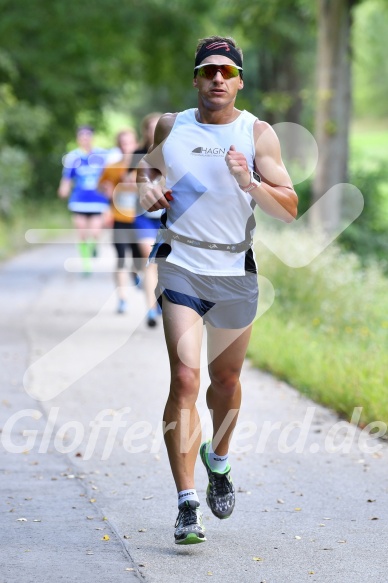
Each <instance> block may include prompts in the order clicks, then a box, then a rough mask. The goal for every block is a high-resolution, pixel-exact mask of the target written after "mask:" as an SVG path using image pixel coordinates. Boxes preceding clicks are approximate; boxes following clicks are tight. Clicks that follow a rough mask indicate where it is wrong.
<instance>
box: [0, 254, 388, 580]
mask: <svg viewBox="0 0 388 583" xmlns="http://www.w3.org/2000/svg"><path fill="white" fill-rule="evenodd" d="M74 255H75V250H74V247H73V246H72V245H70V244H61V245H59V244H55V245H54V244H52V245H45V246H35V247H33V248H32V249H31V250H29V251H28V252H26V253H24V254H22V255H20V256H18V257H16V258H14V259H13V260H11V261H9V262H7V263H5V264H3V265H2V266H1V268H0V302H1V303H0V306H1V314H0V324H1V328H0V362H1V367H0V382H1V399H0V427H1V428H2V434H1V438H2V444H1V448H0V477H1V481H0V484H1V485H0V490H1V499H0V500H1V502H0V504H1V506H0V507H1V512H2V521H1V530H0V540H1V544H0V583H35V582H39V583H46V582H49V581H50V582H51V581H60V582H62V581H63V582H69V583H73V582H78V581H79V582H81V581H82V582H83V583H89V582H90V583H92V582H93V583H102V582H104V583H105V582H106V581H108V582H117V583H121V582H122V581H123V582H124V581H136V580H139V581H145V582H149V583H175V582H188V583H189V582H190V583H191V582H197V581H207V580H211V581H213V582H219V583H221V582H222V583H229V582H235V581H238V582H240V581H241V582H247V583H253V582H255V583H256V582H266V583H288V582H290V583H300V582H303V581H316V582H329V583H345V582H346V583H348V582H349V583H357V582H360V583H361V582H363V583H364V582H365V581H376V582H381V583H383V582H386V581H387V580H388V576H387V558H386V557H387V553H386V549H387V547H388V529H387V521H388V481H387V458H388V452H387V446H386V444H385V443H383V442H381V441H379V440H376V439H369V440H368V439H367V436H366V435H365V432H363V433H362V432H361V431H360V430H358V429H355V428H354V426H350V425H348V424H346V423H343V422H340V420H339V419H338V417H337V416H336V415H335V414H334V413H333V412H331V411H329V410H327V409H325V408H323V407H320V406H317V405H315V404H314V403H313V402H311V401H309V400H307V399H306V398H304V397H303V396H300V395H299V393H297V392H296V391H295V390H294V389H293V388H291V387H289V386H288V385H286V384H285V383H283V382H280V381H278V380H276V379H275V378H273V377H271V376H270V375H267V374H265V373H262V372H260V371H258V370H255V369H253V368H252V367H250V365H249V363H246V366H245V368H244V371H243V375H242V380H243V407H242V411H241V415H240V418H239V424H238V428H237V431H236V434H235V439H234V441H233V446H232V454H231V463H232V475H233V479H234V483H235V487H236V491H237V493H236V509H235V512H234V514H233V516H232V517H231V518H230V519H229V520H226V521H219V520H217V519H216V518H215V517H214V516H213V515H212V514H211V513H210V511H209V509H208V508H207V506H206V503H205V490H206V485H207V481H206V474H205V470H204V469H203V467H201V464H200V463H199V464H198V467H197V472H196V476H197V490H198V493H199V496H200V499H201V500H202V509H203V513H204V522H205V525H206V531H207V539H208V540H207V542H206V543H205V544H201V545H195V546H192V547H177V546H176V545H174V544H173V532H174V522H175V518H176V512H177V511H176V495H175V491H174V485H173V481H172V478H171V475H170V471H169V466H168V460H167V455H166V452H165V449H164V445H163V440H162V437H161V425H160V417H161V414H162V409H163V405H164V402H165V399H166V394H167V390H168V381H169V375H168V362H167V354H166V349H165V346H164V340H163V333H162V330H161V326H160V325H159V326H158V328H156V329H152V330H151V329H148V328H147V327H146V324H145V321H144V312H145V305H144V299H143V294H142V292H141V291H139V290H138V289H137V288H131V289H130V304H131V309H130V312H129V313H128V314H126V315H117V314H116V313H115V306H116V301H115V296H114V285H113V278H112V274H111V273H107V272H106V271H105V272H104V269H105V268H106V267H107V266H108V267H109V266H112V265H113V264H114V258H113V252H112V249H111V247H110V245H105V246H104V247H102V248H101V257H100V259H99V260H98V262H97V265H96V269H97V268H99V269H100V272H97V273H94V274H93V275H92V276H90V277H83V276H82V275H81V274H79V273H75V272H71V271H69V270H72V269H75V268H76V267H77V262H76V260H75V259H72V256H74ZM65 267H66V268H65ZM279 343H280V344H281V339H279ZM202 376H203V379H202V390H201V397H200V401H199V411H200V416H201V419H202V422H203V426H204V433H205V434H208V433H209V416H208V413H207V410H206V406H205V401H204V392H205V389H206V384H207V375H206V370H205V369H204V370H203V375H202ZM366 447H368V448H371V449H372V450H373V451H371V452H368V451H366ZM334 450H335V451H334Z"/></svg>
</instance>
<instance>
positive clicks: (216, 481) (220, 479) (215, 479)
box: [212, 473, 232, 496]
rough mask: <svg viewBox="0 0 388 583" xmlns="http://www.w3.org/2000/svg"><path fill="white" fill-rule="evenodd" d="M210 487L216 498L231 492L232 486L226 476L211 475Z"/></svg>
mask: <svg viewBox="0 0 388 583" xmlns="http://www.w3.org/2000/svg"><path fill="white" fill-rule="evenodd" d="M212 486H213V491H214V494H215V495H216V496H225V495H226V494H230V492H232V484H231V483H230V482H229V480H228V478H227V477H226V474H216V473H213V474H212Z"/></svg>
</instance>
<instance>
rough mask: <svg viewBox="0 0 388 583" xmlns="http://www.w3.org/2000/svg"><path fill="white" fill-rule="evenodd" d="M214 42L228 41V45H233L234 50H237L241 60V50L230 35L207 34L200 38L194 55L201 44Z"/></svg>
mask: <svg viewBox="0 0 388 583" xmlns="http://www.w3.org/2000/svg"><path fill="white" fill-rule="evenodd" d="M215 42H223V43H228V44H229V45H231V46H232V47H234V48H235V49H236V51H237V52H238V54H239V55H240V57H241V61H242V60H243V57H244V55H243V52H242V50H241V49H240V47H239V46H238V45H237V43H236V41H235V40H234V38H232V37H231V36H207V37H205V38H200V39H199V41H198V44H197V48H196V49H195V55H194V56H195V57H196V56H197V55H198V53H199V51H200V50H201V48H202V47H203V45H205V44H208V43H209V44H210V43H215Z"/></svg>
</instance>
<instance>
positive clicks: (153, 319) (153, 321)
mask: <svg viewBox="0 0 388 583" xmlns="http://www.w3.org/2000/svg"><path fill="white" fill-rule="evenodd" d="M157 317H158V315H157V313H156V310H154V309H151V310H148V314H147V326H148V327H149V328H155V326H156V325H157V323H158V321H157Z"/></svg>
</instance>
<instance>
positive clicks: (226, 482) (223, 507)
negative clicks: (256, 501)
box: [199, 441, 236, 519]
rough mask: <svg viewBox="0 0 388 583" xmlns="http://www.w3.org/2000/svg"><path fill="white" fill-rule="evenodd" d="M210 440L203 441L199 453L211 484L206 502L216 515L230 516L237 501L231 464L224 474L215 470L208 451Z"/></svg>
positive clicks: (218, 516)
mask: <svg viewBox="0 0 388 583" xmlns="http://www.w3.org/2000/svg"><path fill="white" fill-rule="evenodd" d="M210 443H211V442H210V441H206V442H205V443H203V444H202V445H201V447H200V449H199V454H200V456H201V460H202V462H203V465H204V466H205V468H206V471H207V475H208V476H209V485H208V487H207V490H206V502H207V505H208V506H209V508H210V510H211V511H212V512H213V514H214V516H217V518H220V519H223V518H229V516H230V515H231V514H232V512H233V509H234V505H235V502H236V498H235V493H234V486H233V482H232V479H231V477H230V466H229V467H228V469H227V470H226V472H224V473H223V474H220V473H219V472H214V471H213V470H212V469H211V468H210V465H209V459H208V452H209V447H210Z"/></svg>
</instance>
